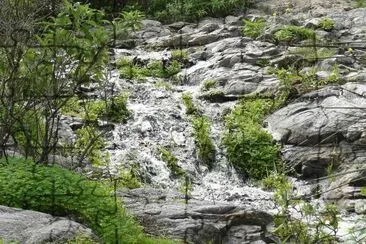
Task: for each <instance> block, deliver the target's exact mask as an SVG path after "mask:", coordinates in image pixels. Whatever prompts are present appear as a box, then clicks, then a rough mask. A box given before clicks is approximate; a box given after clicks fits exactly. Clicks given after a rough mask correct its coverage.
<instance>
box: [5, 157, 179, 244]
mask: <svg viewBox="0 0 366 244" xmlns="http://www.w3.org/2000/svg"><path fill="white" fill-rule="evenodd" d="M0 169H1V170H0V204H1V205H6V206H10V207H17V208H23V209H31V210H35V211H40V212H45V213H50V214H52V215H55V216H68V217H72V218H73V219H75V220H77V221H79V222H81V223H84V224H86V225H87V226H88V227H90V228H91V229H93V230H94V231H95V233H96V234H97V235H98V236H99V237H100V238H101V239H102V240H103V242H104V243H117V242H118V243H126V244H127V243H128V244H133V243H135V244H137V243H139V244H140V243H176V242H173V241H171V242H169V241H167V240H162V242H158V241H159V240H155V239H151V238H148V237H146V236H145V234H144V233H143V231H142V228H141V227H140V226H138V224H137V223H136V221H135V220H134V219H133V218H132V217H131V216H130V215H128V214H127V213H126V211H125V209H124V208H123V207H122V202H121V201H120V200H119V199H118V198H117V199H115V198H114V194H113V188H112V187H111V186H109V184H107V182H106V183H102V182H100V181H98V182H94V181H91V180H88V179H87V178H85V177H83V176H80V175H78V174H76V173H74V172H71V171H68V170H65V169H62V168H61V167H59V166H42V165H38V164H35V163H33V162H31V161H29V160H25V159H20V158H9V161H8V162H7V161H6V160H5V159H3V158H2V159H0Z"/></svg>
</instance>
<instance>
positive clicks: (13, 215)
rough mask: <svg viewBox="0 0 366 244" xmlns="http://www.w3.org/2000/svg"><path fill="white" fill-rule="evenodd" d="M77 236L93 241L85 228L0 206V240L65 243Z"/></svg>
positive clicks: (71, 222)
mask: <svg viewBox="0 0 366 244" xmlns="http://www.w3.org/2000/svg"><path fill="white" fill-rule="evenodd" d="M78 236H83V237H86V238H90V239H95V236H94V235H93V233H92V231H91V230H90V229H88V228H86V227H85V226H83V225H81V224H79V223H76V222H74V221H71V220H69V219H65V218H58V217H53V216H51V215H49V214H45V213H40V212H35V211H29V210H22V209H17V208H9V207H5V206H0V240H1V239H2V240H4V241H15V242H19V243H26V244H28V243H29V244H31V243H65V242H66V241H68V240H73V239H75V238H76V237H78Z"/></svg>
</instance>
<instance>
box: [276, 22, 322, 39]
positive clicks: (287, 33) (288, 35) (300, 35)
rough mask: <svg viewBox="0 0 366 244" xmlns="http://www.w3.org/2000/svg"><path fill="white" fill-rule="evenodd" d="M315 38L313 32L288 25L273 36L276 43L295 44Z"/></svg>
mask: <svg viewBox="0 0 366 244" xmlns="http://www.w3.org/2000/svg"><path fill="white" fill-rule="evenodd" d="M314 37H315V32H314V30H311V29H307V28H304V27H299V26H294V25H289V26H284V27H283V28H281V29H280V30H278V31H277V32H275V34H274V39H275V40H276V41H285V42H297V41H302V40H307V39H312V38H314Z"/></svg>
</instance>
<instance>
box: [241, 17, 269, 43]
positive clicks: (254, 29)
mask: <svg viewBox="0 0 366 244" xmlns="http://www.w3.org/2000/svg"><path fill="white" fill-rule="evenodd" d="M265 27H266V21H265V20H264V19H258V20H255V21H250V20H244V27H243V35H244V36H248V37H251V38H253V39H255V38H257V37H258V36H260V35H261V34H263V31H264V29H265Z"/></svg>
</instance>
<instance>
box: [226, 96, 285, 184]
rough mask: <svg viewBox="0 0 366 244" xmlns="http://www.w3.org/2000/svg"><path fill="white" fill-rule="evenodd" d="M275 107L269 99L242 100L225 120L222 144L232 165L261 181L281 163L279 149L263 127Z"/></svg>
mask: <svg viewBox="0 0 366 244" xmlns="http://www.w3.org/2000/svg"><path fill="white" fill-rule="evenodd" d="M272 105H273V101H271V100H269V99H255V100H248V101H247V100H243V101H242V102H240V103H239V104H238V105H237V106H236V107H235V109H234V110H233V111H232V112H231V114H230V115H229V116H227V118H226V131H225V133H224V137H223V144H224V145H225V147H226V150H227V156H228V159H229V162H230V163H232V164H233V165H234V166H235V167H237V168H239V169H240V170H242V171H243V172H244V173H246V174H247V175H248V176H249V177H252V178H254V179H262V178H263V177H265V176H266V175H267V173H268V172H270V171H272V170H273V169H275V168H276V166H278V164H279V162H280V159H279V146H277V145H276V144H275V143H274V141H273V138H272V136H271V135H270V134H269V133H268V132H266V131H264V130H263V129H262V128H261V124H262V121H263V119H264V117H265V116H266V115H267V114H268V113H269V112H270V111H271V109H272Z"/></svg>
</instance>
